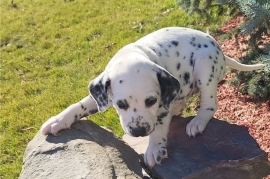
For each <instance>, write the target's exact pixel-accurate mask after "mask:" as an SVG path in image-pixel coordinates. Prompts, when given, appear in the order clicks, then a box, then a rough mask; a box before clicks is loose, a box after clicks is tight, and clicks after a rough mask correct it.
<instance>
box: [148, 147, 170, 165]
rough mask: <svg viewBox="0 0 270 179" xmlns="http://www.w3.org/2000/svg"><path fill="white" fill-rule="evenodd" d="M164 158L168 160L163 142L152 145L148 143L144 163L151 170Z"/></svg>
mask: <svg viewBox="0 0 270 179" xmlns="http://www.w3.org/2000/svg"><path fill="white" fill-rule="evenodd" d="M164 158H168V154H167V148H166V146H165V144H163V142H161V143H153V144H150V143H149V145H148V147H147V150H146V152H145V154H144V163H145V164H147V165H148V166H149V167H151V168H152V167H153V166H155V165H156V164H160V163H161V160H162V159H164Z"/></svg>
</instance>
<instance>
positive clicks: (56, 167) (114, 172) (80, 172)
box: [20, 120, 142, 179]
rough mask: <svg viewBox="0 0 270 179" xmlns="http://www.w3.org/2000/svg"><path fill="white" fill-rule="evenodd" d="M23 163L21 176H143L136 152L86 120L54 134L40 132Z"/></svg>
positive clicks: (121, 178) (23, 178)
mask: <svg viewBox="0 0 270 179" xmlns="http://www.w3.org/2000/svg"><path fill="white" fill-rule="evenodd" d="M23 163H24V165H23V169H22V172H21V175H20V179H30V178H35V179H39V178H44V179H48V178H49V179H67V178H72V179H77V178H78V179H107V178H108V179H110V178H112V179H116V178H117V179H133V178H142V168H141V166H140V164H139V161H138V154H137V153H136V152H135V151H134V150H133V149H132V148H130V147H129V146H128V145H126V144H125V143H124V142H123V141H121V140H119V139H117V138H116V137H115V136H114V135H113V134H112V133H110V132H108V131H107V130H105V129H103V128H101V127H99V126H97V125H96V124H94V123H93V122H91V121H89V120H82V121H80V122H78V123H76V124H74V125H73V126H72V128H71V129H70V130H63V131H60V133H59V134H58V135H57V136H52V135H48V136H42V135H41V133H40V131H39V132H38V133H37V135H36V136H35V137H34V139H33V140H32V141H31V142H30V143H29V144H28V146H27V148H26V151H25V154H24V159H23Z"/></svg>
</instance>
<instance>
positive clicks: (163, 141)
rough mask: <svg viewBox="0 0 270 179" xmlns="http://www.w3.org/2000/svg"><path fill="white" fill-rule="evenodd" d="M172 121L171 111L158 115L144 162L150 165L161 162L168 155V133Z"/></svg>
mask: <svg viewBox="0 0 270 179" xmlns="http://www.w3.org/2000/svg"><path fill="white" fill-rule="evenodd" d="M170 122H171V113H169V112H168V111H165V112H163V113H161V114H160V115H159V116H158V117H157V122H156V126H155V130H154V131H153V132H152V133H151V134H150V136H149V144H148V147H147V150H146V152H145V154H144V163H146V164H147V165H148V166H149V167H153V166H154V165H155V164H160V163H161V160H162V159H164V158H167V157H168V154H167V148H166V145H167V135H168V131H169V125H170Z"/></svg>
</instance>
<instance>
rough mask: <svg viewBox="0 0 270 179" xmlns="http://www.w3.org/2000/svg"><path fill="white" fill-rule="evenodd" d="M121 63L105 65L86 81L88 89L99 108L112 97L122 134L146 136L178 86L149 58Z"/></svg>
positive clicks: (172, 98) (168, 104)
mask: <svg viewBox="0 0 270 179" xmlns="http://www.w3.org/2000/svg"><path fill="white" fill-rule="evenodd" d="M124 62H125V61H124ZM124 62H121V63H118V64H117V65H116V64H114V65H112V66H111V67H110V68H107V69H106V70H105V71H104V72H103V73H101V74H100V75H99V76H98V77H97V78H96V79H94V80H93V81H91V82H90V85H89V90H90V93H91V95H92V97H93V98H94V99H95V100H96V103H97V105H98V108H99V110H100V111H104V110H106V108H107V107H108V101H109V100H112V103H113V106H114V107H115V109H116V110H117V113H118V115H119V117H120V123H121V125H122V128H123V129H124V131H125V132H126V133H128V134H130V135H131V136H134V137H138V136H147V135H149V134H150V133H151V132H153V131H154V129H155V125H156V123H157V117H158V116H157V115H158V111H159V110H161V108H162V110H163V111H164V109H165V110H168V109H169V106H170V104H171V102H172V101H173V100H174V98H175V97H176V95H177V93H178V92H179V89H180V85H179V82H178V80H177V79H175V78H174V77H173V76H172V75H171V74H169V73H168V72H167V71H166V70H164V69H163V68H161V67H159V66H158V65H156V64H154V63H152V62H150V61H147V62H144V61H143V62H141V61H139V60H137V61H129V62H128V63H124Z"/></svg>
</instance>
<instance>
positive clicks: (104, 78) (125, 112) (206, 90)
mask: <svg viewBox="0 0 270 179" xmlns="http://www.w3.org/2000/svg"><path fill="white" fill-rule="evenodd" d="M226 65H227V66H229V67H231V68H234V69H237V70H240V71H251V70H257V69H261V68H263V67H264V65H263V64H256V65H244V64H240V63H238V62H237V61H235V60H233V59H231V58H229V57H227V56H225V55H224V54H223V52H222V51H221V49H220V47H219V45H218V44H217V42H216V41H215V40H214V38H213V37H211V36H210V35H209V34H206V33H203V32H201V31H197V30H193V29H189V28H182V27H168V28H163V29H160V30H158V31H155V32H153V33H151V34H149V35H147V36H145V37H143V38H141V39H139V40H138V41H136V42H135V43H131V44H129V45H127V46H125V47H123V48H122V49H121V50H119V51H118V52H117V53H116V55H115V56H114V57H113V58H112V59H111V60H110V62H109V63H108V65H107V67H106V68H105V70H104V71H103V72H102V73H101V74H100V75H99V76H98V77H96V78H95V79H93V80H92V81H91V82H90V84H89V91H90V95H89V96H87V97H85V98H84V99H82V100H81V101H79V102H77V103H75V104H72V105H71V106H69V107H68V108H66V109H65V110H64V111H63V112H61V113H60V114H58V115H56V116H53V117H51V118H50V119H49V120H48V121H46V122H45V123H44V124H43V125H42V127H41V132H42V134H43V135H46V134H48V133H52V134H54V135H56V134H57V133H58V131H59V130H61V129H67V128H70V126H71V124H72V123H74V122H76V121H78V120H80V118H82V117H85V116H89V115H91V114H94V113H96V112H98V111H105V110H106V109H107V108H108V107H112V106H113V107H114V108H115V109H116V111H117V113H118V115H119V118H120V123H121V126H122V128H123V130H124V131H125V132H126V133H127V134H129V135H131V136H134V137H138V136H147V135H150V136H149V145H148V148H147V151H146V152H145V155H144V160H145V163H146V164H147V165H148V166H150V167H153V166H154V165H155V164H160V163H161V160H162V159H164V158H166V157H168V154H167V149H166V144H167V134H168V129H169V124H170V120H171V118H172V116H174V115H179V114H181V112H182V110H183V109H184V108H185V100H186V98H187V97H189V96H191V95H192V94H194V93H196V92H200V93H201V99H200V109H199V111H198V114H197V116H196V117H194V118H193V119H192V120H191V121H190V123H189V124H188V125H187V126H186V133H187V135H188V136H193V137H195V136H196V135H197V134H200V133H202V132H203V131H204V129H205V128H206V125H207V123H208V122H209V120H210V119H211V118H212V117H213V115H214V113H215V111H216V110H217V107H218V104H217V98H216V96H217V85H218V82H219V81H220V80H221V79H222V78H223V77H224V74H225V66H226Z"/></svg>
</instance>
